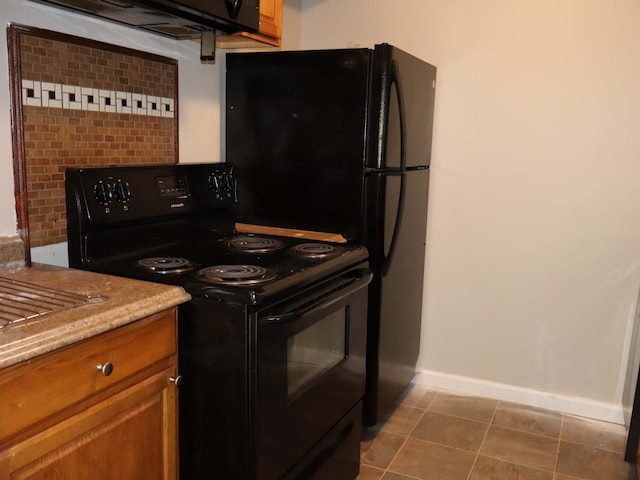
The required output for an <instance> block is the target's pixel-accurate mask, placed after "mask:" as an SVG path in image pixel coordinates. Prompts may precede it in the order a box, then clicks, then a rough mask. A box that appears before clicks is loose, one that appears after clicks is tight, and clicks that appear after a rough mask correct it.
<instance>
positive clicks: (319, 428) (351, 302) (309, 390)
mask: <svg viewBox="0 0 640 480" xmlns="http://www.w3.org/2000/svg"><path fill="white" fill-rule="evenodd" d="M370 280H371V273H370V272H369V270H368V268H364V269H362V268H360V269H355V270H353V271H352V272H351V273H350V274H349V275H347V276H346V278H345V277H344V276H341V277H340V278H338V279H333V280H331V281H328V282H325V283H324V284H322V285H321V286H318V287H315V288H313V290H312V291H311V292H308V293H307V294H306V295H304V298H297V299H296V300H293V301H291V302H288V304H287V306H286V307H283V308H282V309H281V310H280V311H279V313H274V312H268V313H267V314H266V315H263V316H261V317H260V318H259V319H258V333H257V336H258V339H257V340H258V342H257V364H258V366H257V369H258V375H257V376H258V394H257V411H258V422H257V428H258V432H257V438H258V445H257V447H258V472H259V474H258V476H259V478H260V479H261V480H272V479H277V478H280V477H282V476H283V475H284V474H285V473H286V471H287V470H288V469H290V468H291V467H292V466H294V465H295V464H296V463H298V464H299V463H300V462H307V461H309V462H311V461H314V462H318V461H320V462H322V461H323V460H324V459H325V458H324V457H326V458H328V457H329V456H330V453H331V452H326V451H325V452H324V453H323V459H309V458H303V457H304V456H305V453H306V452H307V451H309V450H310V449H311V448H312V447H313V446H314V445H315V444H316V443H317V442H318V441H319V440H321V439H323V437H324V436H325V435H326V434H327V432H329V431H330V430H331V428H332V427H333V426H334V425H336V424H337V423H338V422H339V421H340V419H341V418H342V417H344V416H345V415H346V414H347V413H348V412H349V411H350V410H351V409H353V408H354V406H355V405H356V404H357V403H358V401H360V400H361V399H362V397H363V395H364V382H365V356H366V322H367V285H368V283H369V282H370ZM335 443H336V445H335V446H334V447H335V449H336V450H337V449H339V447H340V445H339V443H340V442H339V441H337V442H335ZM355 461H356V462H357V461H358V459H357V458H356V460H355ZM298 466H299V465H298Z"/></svg>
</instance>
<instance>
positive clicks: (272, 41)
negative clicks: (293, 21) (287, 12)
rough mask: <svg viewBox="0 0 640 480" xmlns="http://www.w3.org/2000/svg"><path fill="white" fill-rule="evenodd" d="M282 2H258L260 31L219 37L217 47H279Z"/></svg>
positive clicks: (269, 0) (272, 0) (270, 0)
mask: <svg viewBox="0 0 640 480" xmlns="http://www.w3.org/2000/svg"><path fill="white" fill-rule="evenodd" d="M282 1H283V0H260V29H259V30H258V33H247V32H240V33H235V34H233V35H220V36H219V37H218V38H217V40H216V43H217V46H218V47H220V48H252V47H253V48H255V47H258V46H260V44H264V46H268V45H272V46H275V47H279V46H280V43H281V41H282Z"/></svg>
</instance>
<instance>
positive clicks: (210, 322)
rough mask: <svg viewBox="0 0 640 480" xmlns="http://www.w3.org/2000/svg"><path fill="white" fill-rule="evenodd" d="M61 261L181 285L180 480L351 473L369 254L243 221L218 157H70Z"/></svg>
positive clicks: (362, 361)
mask: <svg viewBox="0 0 640 480" xmlns="http://www.w3.org/2000/svg"><path fill="white" fill-rule="evenodd" d="M66 194H67V225H68V243H69V265H70V267H74V268H82V269H88V270H92V271H96V272H102V273H107V274H112V275H118V276H124V277H129V278H136V279H139V280H147V281H153V282H160V283H167V284H172V285H179V286H182V287H183V288H184V289H185V290H186V291H187V292H188V293H190V294H191V296H192V300H191V301H190V302H188V303H187V304H184V305H182V306H180V308H179V312H178V316H179V322H178V337H179V338H178V343H179V349H178V351H179V368H180V373H181V375H182V377H183V378H184V382H183V384H182V385H181V386H180V389H179V401H180V409H179V419H180V438H179V440H180V441H179V444H180V465H181V467H180V475H181V478H184V479H191V480H197V479H205V478H207V479H208V478H233V479H238V480H242V479H261V480H262V479H264V480H270V479H279V478H318V479H320V478H335V479H338V480H342V479H344V480H347V479H353V478H355V477H356V476H357V474H358V468H359V440H360V427H359V425H360V423H361V399H362V397H363V394H364V372H365V357H366V354H365V350H366V346H365V344H366V309H367V285H368V283H369V282H370V280H371V273H370V271H369V268H368V252H367V250H366V249H365V248H364V247H362V246H360V245H354V244H349V243H348V242H342V243H335V242H327V241H319V240H311V239H309V238H300V237H297V236H293V237H289V236H282V235H263V234H254V233H251V232H243V233H241V232H238V231H237V229H236V224H235V223H234V207H235V205H236V204H237V202H238V201H241V199H237V197H236V191H235V182H234V179H233V171H232V169H231V167H229V166H228V165H225V164H197V165H196V164H185V165H171V166H135V167H113V168H84V169H69V170H67V173H66Z"/></svg>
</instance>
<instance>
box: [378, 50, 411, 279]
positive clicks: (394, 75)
mask: <svg viewBox="0 0 640 480" xmlns="http://www.w3.org/2000/svg"><path fill="white" fill-rule="evenodd" d="M391 84H392V85H393V84H395V86H396V88H395V92H396V99H397V101H398V117H399V118H398V121H399V122H400V175H401V178H400V195H399V198H398V208H397V210H396V221H395V225H394V227H393V235H392V237H391V244H390V245H389V251H388V252H387V253H386V255H385V258H384V263H383V265H382V274H383V275H384V276H386V275H387V273H389V270H390V269H391V263H392V262H393V254H394V252H395V250H396V245H397V243H398V236H399V235H400V227H401V225H402V212H403V211H404V196H405V195H404V192H405V174H404V170H405V168H406V166H407V157H406V148H405V145H406V138H405V136H406V130H405V124H404V105H403V103H402V86H401V85H400V77H399V76H398V66H397V63H396V61H395V60H393V61H392V63H391Z"/></svg>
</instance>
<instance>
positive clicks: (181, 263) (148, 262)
mask: <svg viewBox="0 0 640 480" xmlns="http://www.w3.org/2000/svg"><path fill="white" fill-rule="evenodd" d="M138 266H140V267H142V268H144V269H146V270H149V271H150V272H154V273H161V274H167V273H183V272H188V271H191V270H193V269H194V268H195V267H194V266H193V264H192V263H191V262H190V261H189V260H187V259H186V258H179V257H149V258H143V259H142V260H138Z"/></svg>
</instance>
